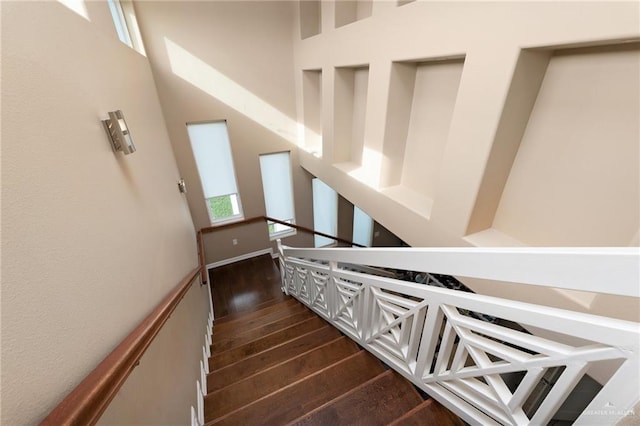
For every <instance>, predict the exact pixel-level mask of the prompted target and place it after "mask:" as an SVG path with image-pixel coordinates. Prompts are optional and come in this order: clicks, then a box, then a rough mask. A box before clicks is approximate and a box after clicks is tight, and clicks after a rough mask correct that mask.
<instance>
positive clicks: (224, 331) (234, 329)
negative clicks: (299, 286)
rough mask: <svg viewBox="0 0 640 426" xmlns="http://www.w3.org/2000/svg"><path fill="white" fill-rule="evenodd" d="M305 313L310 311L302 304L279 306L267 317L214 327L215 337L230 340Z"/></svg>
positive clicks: (262, 316)
mask: <svg viewBox="0 0 640 426" xmlns="http://www.w3.org/2000/svg"><path fill="white" fill-rule="evenodd" d="M274 307H275V306H274ZM305 311H308V309H307V308H306V307H305V306H303V305H301V304H300V303H295V304H287V305H282V306H279V309H277V310H276V311H272V312H268V313H265V315H261V316H257V317H252V318H247V319H246V320H243V319H242V318H241V319H238V320H235V321H231V322H228V323H225V324H222V325H221V326H219V327H216V326H215V325H214V326H213V335H214V336H217V337H218V338H228V337H231V336H234V335H235V334H237V333H244V332H246V331H248V330H253V329H255V328H258V327H261V326H262V325H264V324H267V323H270V322H273V321H277V320H280V319H282V318H286V317H288V316H291V315H295V314H298V313H300V312H305ZM223 336H224V337H223Z"/></svg>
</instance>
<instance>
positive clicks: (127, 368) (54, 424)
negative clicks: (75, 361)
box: [40, 216, 364, 426]
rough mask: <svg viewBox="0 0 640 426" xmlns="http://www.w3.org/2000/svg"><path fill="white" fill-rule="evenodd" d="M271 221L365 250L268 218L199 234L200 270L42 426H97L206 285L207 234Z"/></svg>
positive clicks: (179, 286)
mask: <svg viewBox="0 0 640 426" xmlns="http://www.w3.org/2000/svg"><path fill="white" fill-rule="evenodd" d="M261 221H269V222H273V223H279V224H282V225H286V226H288V227H291V228H294V229H297V230H299V231H302V232H307V233H310V234H314V235H320V236H322V237H326V238H330V239H332V240H335V241H338V242H341V243H344V244H349V245H352V246H357V247H364V246H362V245H360V244H355V243H353V242H352V241H348V240H345V239H342V238H338V237H335V236H333V235H329V234H325V233H324V232H318V231H314V230H313V229H309V228H306V227H304V226H300V225H294V224H291V223H287V222H284V221H282V220H278V219H274V218H271V217H268V216H256V217H252V218H249V219H245V220H242V221H238V222H232V223H227V224H224V225H219V226H208V227H205V228H202V229H201V230H200V231H198V233H197V237H196V238H197V243H198V263H199V265H198V267H197V268H195V269H194V270H192V271H191V272H190V273H189V274H188V275H187V276H186V277H184V278H183V279H182V281H180V283H178V285H177V286H176V287H175V288H174V289H173V290H172V291H171V293H169V294H168V295H167V296H166V297H165V298H164V299H162V301H161V302H160V303H159V304H158V305H157V306H156V308H155V309H154V310H153V311H152V312H151V313H150V314H149V315H147V317H146V318H145V319H143V320H142V322H140V324H138V326H137V327H136V328H135V329H134V330H133V331H132V332H131V333H129V335H128V336H127V337H125V339H124V340H123V341H122V342H120V344H119V345H118V346H117V347H116V348H115V349H114V350H113V351H112V352H111V353H110V354H109V355H107V357H106V358H105V359H104V360H102V362H101V363H100V364H98V366H97V367H96V368H95V369H94V370H93V371H92V372H91V373H89V375H88V376H87V377H85V378H84V380H83V381H82V382H80V384H79V385H78V386H77V387H76V388H75V389H74V390H73V391H71V393H69V394H68V395H67V396H66V398H65V399H63V400H62V402H60V404H58V405H57V406H56V407H55V408H54V409H53V410H52V411H51V412H50V413H49V415H48V416H47V417H46V418H45V419H44V420H43V421H42V422H41V423H40V425H42V426H59V425H94V424H96V423H97V422H98V420H99V419H100V416H101V415H102V413H104V411H105V410H106V409H107V407H108V406H109V403H110V402H111V400H113V398H114V397H115V396H116V394H117V392H118V391H119V390H120V388H121V387H122V385H123V384H124V382H125V380H126V379H127V377H128V376H129V374H131V371H132V370H133V369H134V368H135V367H136V366H137V365H138V364H139V363H140V359H141V358H142V355H143V354H144V353H145V351H146V350H147V348H148V347H149V345H150V344H151V342H152V341H153V339H154V338H155V336H156V335H157V334H158V333H159V332H160V329H161V328H162V326H163V325H164V324H165V322H167V320H168V319H169V316H170V315H171V313H172V312H173V311H174V310H175V308H176V307H177V306H178V304H179V303H180V301H181V300H182V298H183V297H184V295H185V294H186V293H187V291H188V290H189V289H190V288H191V284H193V281H194V280H195V279H196V277H197V276H198V275H200V276H201V280H202V282H203V283H206V282H207V270H206V266H205V253H204V242H203V239H204V238H203V234H206V233H210V232H214V231H218V230H220V229H228V228H232V227H236V226H241V225H247V224H249V223H255V222H261Z"/></svg>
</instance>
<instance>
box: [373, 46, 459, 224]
mask: <svg viewBox="0 0 640 426" xmlns="http://www.w3.org/2000/svg"><path fill="white" fill-rule="evenodd" d="M463 67H464V57H463V56H461V57H456V58H446V59H433V60H429V61H424V60H421V61H403V62H393V63H392V64H391V75H390V81H389V97H388V101H387V115H386V127H385V137H384V145H383V155H382V157H383V159H382V166H381V171H380V186H381V187H383V188H385V189H384V190H383V192H384V193H385V194H386V195H388V196H389V197H391V198H393V199H395V200H396V201H398V202H399V203H401V204H403V205H406V206H407V207H408V208H410V209H411V210H413V211H415V212H417V213H418V214H420V215H421V216H423V217H425V218H429V217H430V216H431V208H432V206H433V201H434V196H435V192H436V185H437V182H438V175H439V174H440V167H441V163H442V157H443V153H444V149H445V146H446V144H447V139H448V134H449V126H450V123H451V117H452V115H453V110H454V107H455V104H456V97H457V93H458V87H459V85H460V79H461V76H462V71H463Z"/></svg>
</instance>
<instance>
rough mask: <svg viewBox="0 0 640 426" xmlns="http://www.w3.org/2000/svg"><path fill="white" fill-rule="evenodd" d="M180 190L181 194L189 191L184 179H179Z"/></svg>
mask: <svg viewBox="0 0 640 426" xmlns="http://www.w3.org/2000/svg"><path fill="white" fill-rule="evenodd" d="M178 191H180V193H181V194H186V193H187V184H186V183H185V182H184V179H180V180H179V181H178Z"/></svg>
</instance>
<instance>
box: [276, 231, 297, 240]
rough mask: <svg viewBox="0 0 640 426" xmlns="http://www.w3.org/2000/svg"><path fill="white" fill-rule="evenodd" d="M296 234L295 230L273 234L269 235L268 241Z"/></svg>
mask: <svg viewBox="0 0 640 426" xmlns="http://www.w3.org/2000/svg"><path fill="white" fill-rule="evenodd" d="M297 233H298V232H297V231H296V230H295V229H289V230H286V231H280V232H276V233H274V234H269V241H275V240H278V239H280V238H286V237H293V236H294V235H296V234H297Z"/></svg>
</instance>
